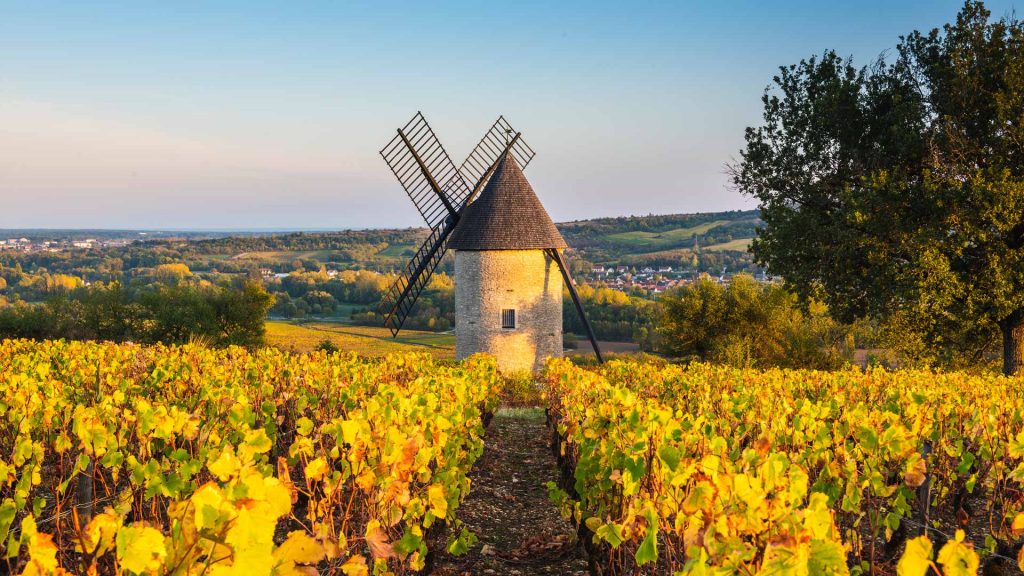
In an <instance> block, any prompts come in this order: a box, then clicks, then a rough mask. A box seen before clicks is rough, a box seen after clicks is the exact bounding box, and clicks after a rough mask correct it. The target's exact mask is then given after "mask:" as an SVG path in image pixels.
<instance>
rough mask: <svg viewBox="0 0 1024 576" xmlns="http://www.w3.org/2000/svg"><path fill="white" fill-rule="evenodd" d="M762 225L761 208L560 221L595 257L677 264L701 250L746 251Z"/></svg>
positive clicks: (572, 241)
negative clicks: (759, 216)
mask: <svg viewBox="0 0 1024 576" xmlns="http://www.w3.org/2000/svg"><path fill="white" fill-rule="evenodd" d="M760 225H761V220H760V219H759V218H758V213H757V211H756V210H746V211H733V212H708V213H700V214H668V215H657V216H655V215H652V216H624V217H620V218H598V219H594V220H580V221H576V222H565V223H562V224H559V225H558V228H559V230H561V232H562V235H563V236H565V239H566V241H567V242H568V243H569V245H570V246H572V247H573V249H574V250H576V252H577V253H578V255H579V257H582V258H584V259H586V260H588V261H590V262H594V263H600V264H606V263H622V264H646V263H652V264H661V263H664V264H672V263H674V262H675V261H678V260H679V259H680V258H682V257H684V256H687V255H690V254H693V253H696V252H738V253H745V252H746V250H747V245H748V244H749V243H750V240H751V239H752V238H753V237H754V235H755V231H756V230H757V228H758V227H759V226H760Z"/></svg>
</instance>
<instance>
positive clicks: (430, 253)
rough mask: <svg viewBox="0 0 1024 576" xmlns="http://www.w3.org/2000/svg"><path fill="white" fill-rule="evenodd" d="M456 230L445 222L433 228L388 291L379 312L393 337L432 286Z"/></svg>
mask: <svg viewBox="0 0 1024 576" xmlns="http://www.w3.org/2000/svg"><path fill="white" fill-rule="evenodd" d="M454 228H455V226H445V225H444V223H442V224H440V225H439V226H437V227H436V228H432V229H431V231H430V236H428V237H427V239H426V240H425V241H424V242H423V244H421V245H420V248H419V250H417V251H416V254H415V255H413V257H412V259H411V260H409V263H408V264H406V266H405V269H404V270H402V273H401V274H399V276H398V279H396V280H395V282H394V283H393V284H391V287H390V288H388V291H387V293H386V294H385V295H384V299H383V300H382V301H381V303H380V306H379V308H378V311H379V312H380V314H381V315H382V316H384V325H385V326H386V327H387V328H388V330H391V335H392V336H397V335H398V332H399V330H401V329H402V325H403V324H405V319H406V318H408V317H409V313H410V312H412V307H413V304H415V303H416V299H417V298H419V295H420V292H423V289H424V288H426V287H427V284H428V283H430V277H431V276H433V274H434V270H435V269H437V265H438V264H440V263H441V258H443V257H444V253H445V251H446V250H447V249H448V248H447V246H448V236H449V235H450V234H451V232H452V230H453V229H454Z"/></svg>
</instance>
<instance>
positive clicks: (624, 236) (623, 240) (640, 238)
mask: <svg viewBox="0 0 1024 576" xmlns="http://www.w3.org/2000/svg"><path fill="white" fill-rule="evenodd" d="M729 223H730V221H729V220H713V221H711V222H705V223H704V224H698V225H697V226H691V227H689V228H675V229H673V230H666V231H664V232H645V231H642V230H634V231H630V232H619V233H618V234H610V235H609V236H608V240H609V241H611V242H615V243H618V244H626V245H629V246H633V247H635V248H653V249H658V248H667V247H669V246H676V245H678V244H679V243H680V242H685V241H688V240H690V239H691V238H692V237H693V236H694V235H697V236H700V235H701V234H707V233H708V232H710V231H711V230H713V229H715V228H717V227H719V226H721V225H723V224H729Z"/></svg>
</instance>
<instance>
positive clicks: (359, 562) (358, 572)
mask: <svg viewBox="0 0 1024 576" xmlns="http://www.w3.org/2000/svg"><path fill="white" fill-rule="evenodd" d="M341 571H342V572H344V573H345V576H368V575H369V574H370V570H369V568H367V566H366V559H365V558H363V557H362V556H351V557H350V558H349V559H348V560H346V561H345V563H344V564H342V565H341Z"/></svg>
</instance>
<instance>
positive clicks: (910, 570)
mask: <svg viewBox="0 0 1024 576" xmlns="http://www.w3.org/2000/svg"><path fill="white" fill-rule="evenodd" d="M931 565H932V542H931V540H929V539H928V537H927V536H918V537H917V538H913V539H911V540H907V548H906V550H904V551H903V556H901V557H900V561H899V563H898V564H896V574H898V575H899V576H925V575H926V574H927V573H928V568H930V567H931Z"/></svg>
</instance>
